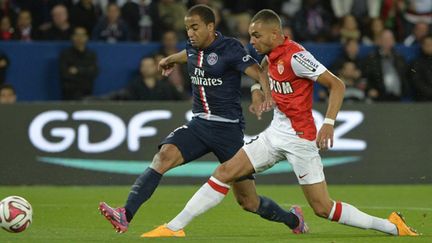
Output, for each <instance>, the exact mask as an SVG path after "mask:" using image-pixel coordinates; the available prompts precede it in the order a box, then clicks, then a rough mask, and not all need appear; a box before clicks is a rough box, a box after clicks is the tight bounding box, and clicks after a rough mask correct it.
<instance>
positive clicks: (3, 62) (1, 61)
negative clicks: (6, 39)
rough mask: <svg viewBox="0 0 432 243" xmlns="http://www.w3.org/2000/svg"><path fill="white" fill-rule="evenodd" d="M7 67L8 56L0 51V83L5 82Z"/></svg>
mask: <svg viewBox="0 0 432 243" xmlns="http://www.w3.org/2000/svg"><path fill="white" fill-rule="evenodd" d="M8 67H9V58H8V56H7V55H6V54H5V53H3V52H0V85H2V84H3V83H4V82H5V79H6V70H7V68H8Z"/></svg>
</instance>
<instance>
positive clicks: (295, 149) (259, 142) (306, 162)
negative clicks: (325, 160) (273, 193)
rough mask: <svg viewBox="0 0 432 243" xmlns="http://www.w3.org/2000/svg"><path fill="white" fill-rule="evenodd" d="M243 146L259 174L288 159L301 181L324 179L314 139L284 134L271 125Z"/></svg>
mask: <svg viewBox="0 0 432 243" xmlns="http://www.w3.org/2000/svg"><path fill="white" fill-rule="evenodd" d="M243 149H244V150H245V152H246V154H247V156H248V157H249V160H250V161H251V162H252V165H253V167H254V169H255V172H257V173H258V172H262V171H264V170H267V169H268V168H271V167H272V166H273V165H275V164H276V163H278V162H279V161H281V160H285V159H286V160H288V162H289V163H290V164H291V165H292V167H293V170H294V173H295V174H296V176H297V180H298V182H299V184H301V185H309V184H315V183H319V182H322V181H324V180H325V177H324V171H323V165H322V163H321V157H320V155H319V153H318V148H317V146H316V144H315V141H309V140H306V139H302V138H299V137H298V136H296V135H290V134H284V133H282V132H279V131H277V130H275V129H274V128H272V126H269V127H268V128H267V129H266V130H264V131H263V132H261V133H260V134H259V135H258V137H257V138H254V139H252V140H251V141H250V142H247V143H246V144H245V145H244V146H243Z"/></svg>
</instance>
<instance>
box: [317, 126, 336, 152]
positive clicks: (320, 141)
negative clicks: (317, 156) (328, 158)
mask: <svg viewBox="0 0 432 243" xmlns="http://www.w3.org/2000/svg"><path fill="white" fill-rule="evenodd" d="M333 134H334V127H333V126H332V125H330V124H323V125H322V127H321V129H320V130H319V132H318V136H317V140H316V144H317V146H318V148H319V149H320V150H321V151H326V150H327V149H329V148H332V147H333Z"/></svg>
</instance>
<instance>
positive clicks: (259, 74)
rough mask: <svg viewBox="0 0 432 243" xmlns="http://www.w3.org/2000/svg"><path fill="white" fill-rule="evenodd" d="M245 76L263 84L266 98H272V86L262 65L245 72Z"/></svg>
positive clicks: (253, 66) (249, 68)
mask: <svg viewBox="0 0 432 243" xmlns="http://www.w3.org/2000/svg"><path fill="white" fill-rule="evenodd" d="M245 74H246V75H247V76H249V77H251V78H253V79H254V80H255V81H258V82H259V83H260V84H261V89H262V92H263V93H264V96H265V97H266V98H268V97H271V93H270V84H269V80H268V77H267V74H266V73H265V72H264V70H263V69H262V68H261V66H260V65H258V64H254V65H252V66H250V67H248V68H246V70H245Z"/></svg>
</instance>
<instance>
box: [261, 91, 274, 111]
mask: <svg viewBox="0 0 432 243" xmlns="http://www.w3.org/2000/svg"><path fill="white" fill-rule="evenodd" d="M274 106H275V102H274V100H273V98H272V96H271V95H269V96H266V97H265V98H264V102H263V103H262V104H261V112H267V111H271V110H272V109H273V107H274Z"/></svg>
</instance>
